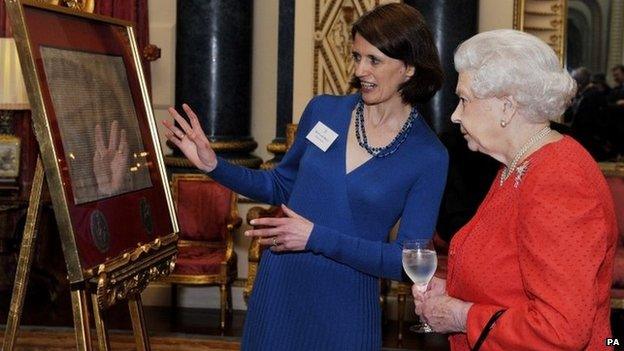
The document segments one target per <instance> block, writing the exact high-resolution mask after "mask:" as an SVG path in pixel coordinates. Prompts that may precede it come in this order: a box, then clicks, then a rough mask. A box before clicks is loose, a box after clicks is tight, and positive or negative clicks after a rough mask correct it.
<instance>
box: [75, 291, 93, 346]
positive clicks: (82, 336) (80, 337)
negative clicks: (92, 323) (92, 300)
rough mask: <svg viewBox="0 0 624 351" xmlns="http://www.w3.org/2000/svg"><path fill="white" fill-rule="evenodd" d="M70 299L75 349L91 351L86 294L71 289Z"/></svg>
mask: <svg viewBox="0 0 624 351" xmlns="http://www.w3.org/2000/svg"><path fill="white" fill-rule="evenodd" d="M71 299H72V312H73V314H74V331H75V333H76V346H77V349H78V350H79V351H91V349H92V345H91V329H90V328H89V308H88V302H87V301H88V300H87V294H86V293H85V291H84V290H83V289H77V290H74V289H72V291H71Z"/></svg>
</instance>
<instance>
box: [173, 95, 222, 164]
mask: <svg viewBox="0 0 624 351" xmlns="http://www.w3.org/2000/svg"><path fill="white" fill-rule="evenodd" d="M182 108H183V109H184V112H186V115H187V116H188V118H189V121H190V124H189V123H188V122H187V121H186V120H185V119H184V117H182V116H181V115H180V114H179V113H178V111H176V110H175V109H174V108H173V107H170V108H169V110H168V111H169V115H171V117H173V119H174V120H175V121H176V122H178V125H179V126H180V128H181V129H180V128H178V127H176V126H175V125H174V123H173V122H172V121H170V120H164V121H163V122H162V123H163V125H164V126H165V127H166V128H167V129H168V131H167V132H166V133H165V136H166V137H167V139H168V140H170V141H171V142H172V143H173V144H174V145H175V146H177V147H178V148H179V149H180V151H182V153H184V156H186V158H188V159H189V161H191V163H193V164H194V165H195V167H197V168H199V169H200V170H202V171H204V172H212V171H213V170H214V169H215V168H216V167H217V154H215V152H214V150H213V149H212V147H210V141H208V138H207V137H206V134H204V131H203V130H202V127H201V125H200V124H199V119H198V118H197V115H196V114H195V112H193V110H191V108H190V107H189V105H187V104H182Z"/></svg>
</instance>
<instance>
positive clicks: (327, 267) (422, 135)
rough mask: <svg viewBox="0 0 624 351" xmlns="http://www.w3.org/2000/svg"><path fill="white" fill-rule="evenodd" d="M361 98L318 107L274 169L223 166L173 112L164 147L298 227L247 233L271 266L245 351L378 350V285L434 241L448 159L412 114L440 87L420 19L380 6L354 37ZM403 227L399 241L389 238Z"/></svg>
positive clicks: (274, 223) (271, 223) (255, 300)
mask: <svg viewBox="0 0 624 351" xmlns="http://www.w3.org/2000/svg"><path fill="white" fill-rule="evenodd" d="M351 34H352V39H353V50H352V55H353V61H354V64H355V74H354V78H353V81H352V84H353V86H354V87H355V88H357V89H359V93H357V94H353V95H348V96H328V95H324V96H317V97H315V98H314V99H312V100H311V101H310V103H309V104H308V106H307V107H306V109H305V111H304V113H303V115H302V117H301V120H300V123H299V127H298V132H297V136H296V139H295V142H294V145H293V146H292V147H291V149H290V150H289V151H288V152H287V153H286V155H285V156H284V158H283V160H282V161H281V162H280V164H279V165H278V166H277V167H276V168H275V169H274V170H270V171H257V170H250V169H246V168H243V167H239V166H235V165H232V164H230V163H228V162H227V161H226V160H224V159H222V158H219V157H217V156H216V155H215V153H214V151H213V150H212V149H211V148H210V142H209V141H208V139H207V137H206V135H205V134H204V132H203V131H202V129H201V126H200V123H199V120H198V119H197V116H196V115H195V114H194V113H193V111H192V110H191V108H190V107H189V106H187V105H184V106H183V108H184V111H185V112H186V115H187V116H188V122H187V120H186V119H184V118H183V117H182V116H181V115H180V114H178V113H177V112H176V111H175V110H174V109H170V110H169V112H170V114H171V116H172V117H173V118H174V119H175V121H176V122H177V124H178V126H179V127H176V126H175V125H174V124H173V123H172V122H171V121H166V122H164V124H165V126H166V127H167V128H168V131H167V137H168V139H169V140H171V142H173V143H174V144H175V145H176V146H177V147H178V148H180V150H181V151H182V152H183V153H184V154H185V155H186V157H188V159H189V160H190V161H191V162H192V163H193V164H194V165H195V166H197V168H199V169H200V170H202V171H204V172H206V173H207V174H209V175H210V176H211V177H212V178H213V179H215V180H217V181H218V182H220V183H222V184H223V185H225V186H227V187H229V188H231V189H233V190H234V191H236V192H238V193H241V194H243V195H245V196H248V197H250V198H253V199H255V200H258V201H261V202H266V203H271V204H276V205H282V206H283V210H284V212H285V214H286V215H287V217H285V218H262V219H257V220H256V221H255V223H253V224H254V225H263V226H267V227H266V229H257V230H249V231H247V232H246V233H245V234H246V235H248V236H257V237H260V238H261V240H260V242H261V244H263V245H270V246H271V249H270V250H265V252H264V253H263V255H262V260H261V264H260V269H259V272H258V277H257V279H256V282H255V286H254V290H253V294H252V296H251V299H250V301H249V308H248V312H247V317H246V321H245V328H244V333H243V342H242V348H243V349H245V350H340V351H345V350H376V349H380V348H381V311H380V306H379V278H390V279H395V280H400V279H402V265H401V242H402V241H403V240H405V239H413V238H429V237H431V235H432V234H433V232H434V229H435V223H436V219H437V214H438V209H439V205H440V199H441V196H442V192H443V190H444V185H445V182H446V171H447V164H448V156H447V153H446V150H445V148H444V146H443V145H442V144H441V143H440V141H439V140H438V139H437V137H436V135H435V133H433V131H432V130H431V129H430V128H429V127H428V126H427V124H426V123H425V121H424V119H423V117H422V116H421V115H420V114H419V113H418V111H417V110H416V108H415V107H414V106H415V104H416V103H419V102H425V101H427V100H429V99H430V98H431V96H433V95H434V94H435V92H436V91H437V90H438V89H439V88H440V86H441V84H442V69H441V67H440V62H439V57H438V53H437V49H436V47H435V45H434V43H433V40H432V36H431V33H430V31H429V29H428V28H427V26H426V24H425V22H424V19H423V17H422V15H421V14H420V13H419V12H418V11H416V10H415V9H414V8H412V7H410V6H407V5H403V4H390V5H384V6H380V7H377V8H376V9H374V10H372V11H371V12H369V13H367V14H365V15H364V16H362V17H361V18H360V19H359V20H358V21H357V22H356V23H355V24H354V25H353V29H352V32H351ZM399 219H400V222H401V223H400V228H399V232H398V238H397V240H396V241H393V242H388V233H389V231H390V230H391V228H392V227H393V226H394V225H395V223H397V221H398V220H399Z"/></svg>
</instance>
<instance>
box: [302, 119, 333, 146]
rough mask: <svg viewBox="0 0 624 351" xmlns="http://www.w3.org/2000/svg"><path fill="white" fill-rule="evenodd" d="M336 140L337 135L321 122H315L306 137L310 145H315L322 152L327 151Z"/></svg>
mask: <svg viewBox="0 0 624 351" xmlns="http://www.w3.org/2000/svg"><path fill="white" fill-rule="evenodd" d="M336 138H338V133H336V132H334V131H333V130H331V129H330V128H329V127H328V126H326V125H324V124H323V123H322V122H317V123H316V125H315V126H314V128H312V130H311V131H310V133H308V135H307V136H306V139H308V140H310V141H311V142H312V144H314V145H316V146H317V147H318V148H319V149H321V150H323V151H324V152H325V151H327V149H329V147H330V146H331V144H333V143H334V140H336Z"/></svg>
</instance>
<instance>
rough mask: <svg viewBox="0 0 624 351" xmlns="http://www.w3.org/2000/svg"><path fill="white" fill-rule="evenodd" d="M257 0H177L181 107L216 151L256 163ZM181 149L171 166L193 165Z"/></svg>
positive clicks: (170, 160) (248, 163) (178, 104)
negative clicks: (193, 115)
mask: <svg viewBox="0 0 624 351" xmlns="http://www.w3.org/2000/svg"><path fill="white" fill-rule="evenodd" d="M252 17H253V1H252V0H239V1H226V0H178V2H177V18H178V20H177V37H176V39H177V45H176V46H177V47H176V97H175V100H176V103H175V105H176V108H178V109H180V110H181V106H182V104H183V103H187V104H189V105H190V106H191V107H192V108H193V109H194V110H195V112H196V113H197V115H198V117H199V119H200V123H201V125H202V127H203V129H204V132H205V133H206V135H207V136H208V138H209V139H210V141H211V143H212V146H213V148H214V149H215V151H216V152H217V154H219V155H221V156H223V157H225V158H227V159H229V160H230V161H232V162H234V163H236V164H240V165H244V166H247V167H251V168H257V167H259V166H260V164H261V163H262V160H261V159H260V158H258V157H256V156H253V155H251V154H250V152H251V151H253V150H254V149H255V148H256V147H257V146H258V144H257V143H256V142H255V141H254V140H253V138H252V137H251V135H250V129H251V126H250V118H251V113H250V110H251V65H252V62H251V49H252ZM180 156H182V155H181V153H180V151H179V150H175V151H174V156H173V157H169V158H168V159H167V164H168V165H169V166H172V167H185V166H189V165H188V162H187V161H186V160H185V159H184V158H183V156H182V157H180Z"/></svg>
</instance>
